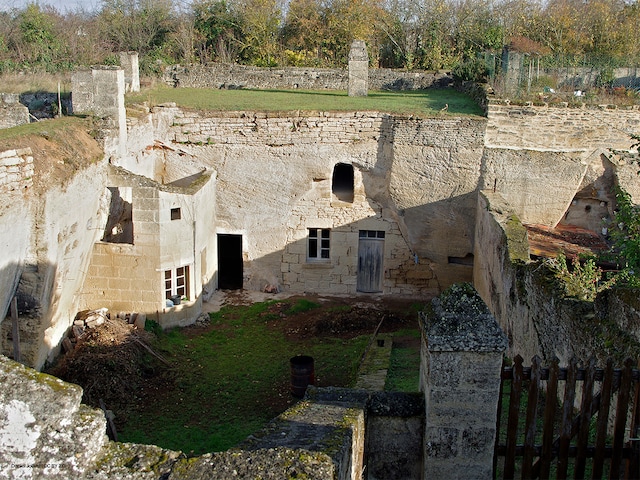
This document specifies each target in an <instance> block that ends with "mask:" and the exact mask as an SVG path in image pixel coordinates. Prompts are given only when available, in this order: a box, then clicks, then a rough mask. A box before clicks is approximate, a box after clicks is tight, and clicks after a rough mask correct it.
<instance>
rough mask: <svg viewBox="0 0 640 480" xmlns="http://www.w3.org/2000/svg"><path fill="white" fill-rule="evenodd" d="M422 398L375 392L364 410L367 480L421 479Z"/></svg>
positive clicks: (417, 395)
mask: <svg viewBox="0 0 640 480" xmlns="http://www.w3.org/2000/svg"><path fill="white" fill-rule="evenodd" d="M423 436H424V395H423V394H421V393H415V394H410V393H399V392H376V393H373V394H372V395H371V398H370V401H369V406H368V409H367V429H366V435H365V464H366V469H365V475H364V478H366V479H367V480H378V479H379V480H385V479H392V478H405V479H409V478H421V475H422V462H423V459H422V442H423Z"/></svg>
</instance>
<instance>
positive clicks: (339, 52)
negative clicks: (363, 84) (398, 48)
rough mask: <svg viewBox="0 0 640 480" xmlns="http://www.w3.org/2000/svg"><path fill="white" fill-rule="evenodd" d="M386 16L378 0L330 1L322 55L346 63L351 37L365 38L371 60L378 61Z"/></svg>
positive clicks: (340, 63) (339, 62)
mask: <svg viewBox="0 0 640 480" xmlns="http://www.w3.org/2000/svg"><path fill="white" fill-rule="evenodd" d="M386 18H387V13H386V11H385V10H384V9H383V8H382V2H381V0H333V1H331V2H330V3H328V4H327V6H326V8H325V22H326V25H327V37H326V38H325V42H324V48H325V54H326V55H328V56H329V58H330V59H331V61H332V62H333V63H334V64H336V65H346V63H347V62H348V57H349V49H350V48H351V43H352V42H353V40H364V41H365V42H366V43H367V47H368V48H369V57H370V59H371V63H373V64H377V63H378V58H379V54H378V52H379V50H380V47H381V44H382V43H383V39H384V38H386V35H384V32H383V30H382V28H381V22H384V20H385V19H386Z"/></svg>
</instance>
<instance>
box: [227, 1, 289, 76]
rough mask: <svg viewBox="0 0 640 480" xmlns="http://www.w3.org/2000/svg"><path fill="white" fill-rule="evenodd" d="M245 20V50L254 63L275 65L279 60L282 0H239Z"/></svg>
mask: <svg viewBox="0 0 640 480" xmlns="http://www.w3.org/2000/svg"><path fill="white" fill-rule="evenodd" d="M239 2H240V3H239V5H238V7H239V9H240V11H241V12H242V14H241V18H242V20H243V22H242V26H243V38H244V44H243V52H242V56H243V57H244V59H245V60H246V61H248V62H249V63H252V64H254V65H258V66H262V67H267V66H275V65H277V63H278V60H279V52H280V44H279V32H280V22H281V19H282V6H283V5H282V2H281V0H239Z"/></svg>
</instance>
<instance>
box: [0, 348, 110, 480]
mask: <svg viewBox="0 0 640 480" xmlns="http://www.w3.org/2000/svg"><path fill="white" fill-rule="evenodd" d="M0 381H1V382H2V389H1V390H0V466H2V473H1V474H0V476H1V477H2V478H23V479H31V478H33V479H35V478H49V479H68V478H78V477H80V476H81V475H82V474H83V473H84V471H85V470H86V469H87V468H88V467H89V466H90V465H91V464H92V463H93V461H94V460H95V457H96V456H97V454H98V452H100V450H101V449H102V447H103V446H104V445H105V444H106V441H107V437H106V435H105V431H106V430H105V425H106V422H105V419H104V414H103V413H102V412H101V411H99V410H93V409H91V408H89V407H87V406H85V405H82V404H81V403H80V400H81V398H82V389H81V388H80V387H78V386H77V385H72V384H69V383H65V382H63V381H62V380H60V379H57V378H55V377H52V376H50V375H46V374H43V373H38V372H36V371H35V370H31V369H30V368H27V367H25V366H23V365H21V364H19V363H16V362H14V361H12V360H9V359H8V358H6V357H3V356H0Z"/></svg>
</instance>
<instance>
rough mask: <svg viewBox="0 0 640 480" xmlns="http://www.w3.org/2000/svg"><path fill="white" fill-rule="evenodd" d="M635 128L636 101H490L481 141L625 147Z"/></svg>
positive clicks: (638, 122)
mask: <svg viewBox="0 0 640 480" xmlns="http://www.w3.org/2000/svg"><path fill="white" fill-rule="evenodd" d="M639 128H640V110H639V109H638V106H637V105H634V106H633V107H626V108H611V107H610V106H600V107H583V108H573V107H568V106H567V107H556V106H520V105H506V104H504V103H498V102H491V103H490V104H489V107H488V121H487V130H486V136H485V144H486V145H487V146H488V147H493V148H523V149H531V150H545V151H546V150H551V151H554V150H555V151H558V150H561V151H593V150H595V149H597V148H606V149H614V150H629V148H630V147H631V143H632V142H631V138H630V136H629V135H630V134H632V133H637V132H638V129H639Z"/></svg>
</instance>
